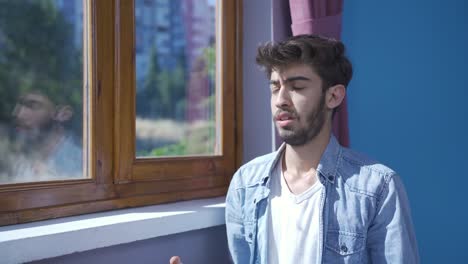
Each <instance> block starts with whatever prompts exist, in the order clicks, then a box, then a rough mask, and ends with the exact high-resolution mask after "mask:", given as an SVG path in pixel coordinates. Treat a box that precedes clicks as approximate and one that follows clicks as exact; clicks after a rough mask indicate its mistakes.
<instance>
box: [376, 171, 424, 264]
mask: <svg viewBox="0 0 468 264" xmlns="http://www.w3.org/2000/svg"><path fill="white" fill-rule="evenodd" d="M377 203H378V205H377V210H376V215H375V218H374V220H373V221H372V224H371V226H370V227H369V230H368V234H367V248H368V250H369V257H370V263H411V264H412V263H419V254H418V247H417V242H416V236H415V233H414V229H413V222H412V220H411V211H410V206H409V201H408V197H407V195H406V191H405V189H404V186H403V183H402V182H401V180H400V177H399V176H398V175H391V176H390V177H388V178H387V180H386V183H385V185H384V188H383V190H382V193H381V195H380V198H379V200H378V201H377Z"/></svg>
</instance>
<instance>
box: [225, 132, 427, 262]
mask: <svg viewBox="0 0 468 264" xmlns="http://www.w3.org/2000/svg"><path fill="white" fill-rule="evenodd" d="M284 148H285V145H284V144H283V146H281V148H280V149H279V150H278V151H276V152H274V153H271V154H268V155H265V156H261V157H258V158H256V159H254V160H252V161H250V162H249V163H247V164H245V165H244V166H242V167H241V168H240V169H239V170H238V171H237V172H236V173H235V175H234V176H233V178H232V181H231V184H230V186H229V190H228V194H227V197H226V229H227V238H228V244H229V250H230V253H231V257H232V259H233V261H234V263H236V264H247V263H251V264H261V263H267V256H268V248H267V245H268V239H269V237H268V235H269V234H268V233H267V230H268V227H267V219H268V215H267V214H268V212H269V210H268V206H269V204H268V195H269V193H270V188H269V182H270V176H271V175H272V173H273V170H274V168H275V166H276V164H277V163H278V161H279V160H280V157H281V154H282V152H283V151H284ZM317 175H318V177H319V180H320V182H321V183H322V184H323V185H324V186H325V188H323V191H322V193H321V202H320V206H321V208H320V209H321V214H320V215H321V218H320V226H319V232H320V241H319V242H320V252H321V260H322V261H321V263H360V264H361V263H392V264H393V263H419V255H418V249H417V244H416V237H415V233H414V230H413V224H412V220H411V212H410V207H409V202H408V198H407V196H406V192H405V190H404V187H403V184H402V182H401V180H400V178H399V177H398V175H396V174H395V172H394V171H392V170H391V169H389V168H388V167H386V166H384V165H382V164H380V163H377V162H375V161H372V160H370V159H369V158H367V157H365V156H363V155H361V154H358V153H356V152H354V151H352V150H350V149H347V148H344V147H341V146H340V145H339V144H338V142H337V140H336V139H335V138H334V137H333V136H332V137H331V138H330V142H329V144H328V146H327V148H326V150H325V152H324V153H323V155H322V158H321V160H320V163H319V165H318V167H317Z"/></svg>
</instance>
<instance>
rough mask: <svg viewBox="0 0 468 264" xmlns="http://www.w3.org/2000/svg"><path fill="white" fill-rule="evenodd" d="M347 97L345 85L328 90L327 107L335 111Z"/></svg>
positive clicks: (338, 85)
mask: <svg viewBox="0 0 468 264" xmlns="http://www.w3.org/2000/svg"><path fill="white" fill-rule="evenodd" d="M345 95H346V89H345V87H344V85H342V84H337V85H334V86H332V87H330V88H328V90H327V95H326V101H325V103H326V105H327V107H328V108H329V109H335V108H337V107H338V106H340V104H341V103H342V102H343V100H344V97H345Z"/></svg>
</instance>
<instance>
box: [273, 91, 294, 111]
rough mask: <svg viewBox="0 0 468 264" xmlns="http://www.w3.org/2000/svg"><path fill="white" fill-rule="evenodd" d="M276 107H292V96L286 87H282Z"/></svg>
mask: <svg viewBox="0 0 468 264" xmlns="http://www.w3.org/2000/svg"><path fill="white" fill-rule="evenodd" d="M275 105H276V107H277V108H285V107H289V106H291V96H290V95H289V91H288V89H287V88H286V87H284V86H281V87H280V89H279V91H278V93H277V95H276V102H275Z"/></svg>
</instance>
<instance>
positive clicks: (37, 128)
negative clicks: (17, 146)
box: [12, 93, 55, 143]
mask: <svg viewBox="0 0 468 264" xmlns="http://www.w3.org/2000/svg"><path fill="white" fill-rule="evenodd" d="M54 114H55V105H54V104H53V103H52V102H51V101H50V100H49V99H48V98H47V97H46V96H44V95H42V94H39V93H27V94H24V95H22V96H21V97H20V98H19V99H18V102H17V103H16V106H15V108H14V110H13V113H12V115H13V118H14V125H15V130H16V131H15V132H16V136H17V137H18V138H19V139H23V140H25V141H26V142H30V143H33V142H34V141H37V140H38V139H40V138H41V136H43V135H44V133H46V132H48V130H49V129H50V128H51V127H52V124H53V123H54V122H53V117H54Z"/></svg>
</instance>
